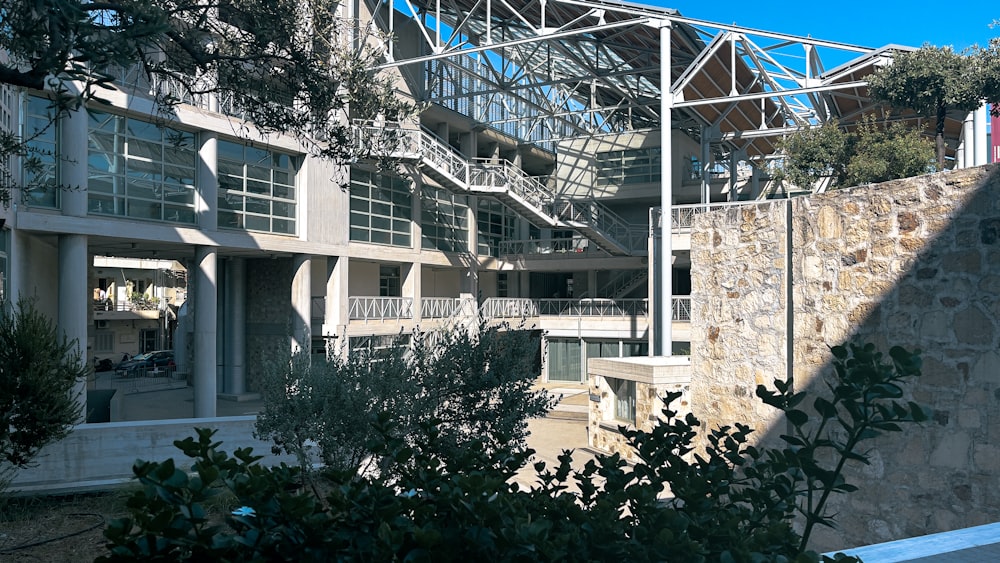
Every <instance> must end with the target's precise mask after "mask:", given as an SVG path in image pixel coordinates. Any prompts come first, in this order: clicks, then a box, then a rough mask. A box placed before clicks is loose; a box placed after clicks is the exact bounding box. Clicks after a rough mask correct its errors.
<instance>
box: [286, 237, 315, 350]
mask: <svg viewBox="0 0 1000 563" xmlns="http://www.w3.org/2000/svg"><path fill="white" fill-rule="evenodd" d="M291 298H292V338H291V345H292V352H293V353H295V352H298V351H300V350H301V351H304V352H306V353H309V352H310V351H311V350H312V256H310V255H308V254H296V255H295V256H294V257H293V258H292V294H291Z"/></svg>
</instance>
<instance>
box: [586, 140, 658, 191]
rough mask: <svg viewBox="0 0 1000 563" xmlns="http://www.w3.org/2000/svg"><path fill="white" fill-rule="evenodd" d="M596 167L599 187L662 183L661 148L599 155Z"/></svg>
mask: <svg viewBox="0 0 1000 563" xmlns="http://www.w3.org/2000/svg"><path fill="white" fill-rule="evenodd" d="M596 165H597V181H596V183H597V185H598V186H619V187H621V186H626V185H630V184H650V183H659V182H660V149H659V147H654V148H647V149H628V150H623V151H608V152H601V153H597V155H596Z"/></svg>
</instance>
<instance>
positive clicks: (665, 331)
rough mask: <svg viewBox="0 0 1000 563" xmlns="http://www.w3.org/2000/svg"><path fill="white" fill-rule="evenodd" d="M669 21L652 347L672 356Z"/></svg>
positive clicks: (664, 33) (663, 39)
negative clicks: (659, 224)
mask: <svg viewBox="0 0 1000 563" xmlns="http://www.w3.org/2000/svg"><path fill="white" fill-rule="evenodd" d="M670 40H671V39H670V22H668V21H661V22H660V77H661V84H663V85H666V87H665V88H663V87H661V92H662V94H661V96H662V97H661V99H660V152H661V154H662V156H661V157H660V209H661V216H662V218H663V219H662V228H661V229H660V233H661V236H660V241H661V242H660V248H659V251H660V252H659V255H657V256H653V260H654V261H657V262H659V263H658V264H657V266H658V267H657V268H656V270H655V272H654V273H656V274H658V276H657V277H658V278H659V284H658V285H657V286H656V287H657V289H659V292H658V293H656V294H655V295H654V294H653V293H650V295H651V296H653V304H654V308H653V326H652V327H650V331H649V332H650V338H651V339H653V342H652V344H653V345H651V346H650V347H649V349H650V353H651V354H652V355H654V356H670V355H671V354H672V353H673V350H672V349H673V326H672V323H673V321H672V315H671V310H672V307H671V299H672V296H673V279H672V275H673V272H672V268H673V260H672V256H673V249H672V246H673V245H672V242H673V241H672V240H671V239H672V237H671V232H672V231H673V229H672V228H671V215H672V214H673V210H672V208H671V207H672V204H673V198H674V194H673V189H674V186H673V177H674V170H673V144H672V143H673V139H672V137H671V121H672V117H671V113H672V111H673V105H674V98H673V96H674V92H673V86H672V84H671V83H672V81H673V75H672V74H671V64H670V62H671V57H672V53H671V46H670Z"/></svg>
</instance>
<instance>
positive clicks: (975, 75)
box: [868, 45, 985, 170]
mask: <svg viewBox="0 0 1000 563" xmlns="http://www.w3.org/2000/svg"><path fill="white" fill-rule="evenodd" d="M984 88H985V84H984V75H983V72H982V57H981V56H980V54H978V53H956V52H955V51H954V50H953V49H952V48H951V47H940V48H939V47H933V46H931V45H924V46H923V47H921V48H920V49H918V50H916V51H912V52H897V53H896V54H894V55H893V62H892V64H891V65H887V66H885V67H882V68H881V69H879V70H878V71H877V72H875V73H874V74H872V75H871V76H870V77H868V90H869V92H870V93H871V96H872V97H873V98H874V99H876V100H880V101H883V102H886V103H887V104H889V105H890V106H892V107H894V108H899V109H909V110H913V111H914V112H916V113H917V114H918V115H922V116H926V117H933V118H934V119H935V120H936V142H937V158H938V168H939V169H942V170H943V169H944V148H945V147H944V120H945V116H946V115H947V113H948V111H949V110H959V111H963V112H968V111H972V110H975V109H977V108H978V107H979V106H980V105H982V103H983V97H984Z"/></svg>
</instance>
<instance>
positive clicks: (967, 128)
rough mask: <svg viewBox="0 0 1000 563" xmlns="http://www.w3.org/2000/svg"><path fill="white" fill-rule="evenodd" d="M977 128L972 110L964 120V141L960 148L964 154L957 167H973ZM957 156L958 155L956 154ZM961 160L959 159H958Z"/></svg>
mask: <svg viewBox="0 0 1000 563" xmlns="http://www.w3.org/2000/svg"><path fill="white" fill-rule="evenodd" d="M974 131H975V129H974V127H973V124H972V113H971V112H970V113H969V114H968V115H966V116H965V121H963V122H962V143H961V145H959V146H960V150H961V151H962V156H961V157H960V161H959V164H958V165H956V168H972V167H973V166H974V164H973V159H974V156H975V150H974V147H975V144H976V143H975V133H974ZM956 156H957V155H956ZM956 160H959V159H956Z"/></svg>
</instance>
